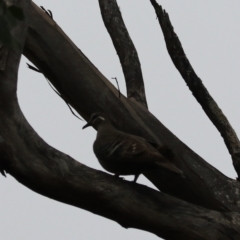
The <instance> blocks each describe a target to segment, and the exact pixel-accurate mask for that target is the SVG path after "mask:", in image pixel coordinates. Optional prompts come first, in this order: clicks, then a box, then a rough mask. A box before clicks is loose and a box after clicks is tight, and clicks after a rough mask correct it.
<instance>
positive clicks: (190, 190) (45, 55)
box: [24, 3, 240, 212]
mask: <svg viewBox="0 0 240 240" xmlns="http://www.w3.org/2000/svg"><path fill="white" fill-rule="evenodd" d="M29 18H30V23H29V24H30V25H29V29H28V36H27V40H26V44H25V48H24V55H25V56H26V57H27V58H28V59H29V60H30V61H32V62H33V63H34V65H35V66H37V67H38V68H39V69H40V70H41V71H42V72H43V74H44V75H45V76H46V77H47V78H48V79H49V81H51V83H52V84H53V85H54V87H55V88H56V89H57V90H58V91H59V92H60V93H61V94H62V95H64V97H65V99H67V100H68V102H69V103H70V104H71V105H72V107H73V108H75V110H76V111H77V112H78V113H79V114H80V115H81V116H83V118H85V119H86V120H89V118H90V116H91V114H92V113H94V112H105V113H106V114H107V115H109V116H110V118H111V120H112V122H113V123H114V125H115V126H116V127H117V128H118V129H120V130H122V131H125V132H128V133H131V134H135V135H139V136H142V137H144V138H146V139H149V140H151V141H155V142H158V143H159V144H163V145H167V146H169V147H170V149H173V150H174V154H175V156H177V160H176V163H175V164H176V165H177V167H178V168H180V169H181V170H182V171H183V172H184V175H185V176H186V179H185V180H179V178H174V177H172V176H168V174H166V173H163V172H159V171H156V172H155V171H154V172H152V173H151V174H148V175H146V177H147V178H148V179H149V180H150V181H151V182H152V183H153V184H154V185H155V186H157V187H158V188H159V189H160V190H161V191H164V192H166V193H168V194H170V195H172V196H175V197H177V198H180V199H183V200H185V201H188V202H191V203H194V204H198V205H200V206H203V207H206V208H209V209H215V210H225V211H229V210H230V211H237V212H238V211H239V209H240V202H239V195H238V192H240V184H239V183H238V182H237V181H235V180H232V179H229V178H227V177H225V176H224V175H223V174H221V173H220V172H219V171H218V170H216V169H215V168H214V167H212V166H211V165H209V164H208V163H207V162H205V161H204V160H203V159H202V158H201V157H200V156H198V155H197V154H196V153H194V152H193V151H192V150H191V149H189V148H188V147H187V146H186V145H185V144H184V143H182V142H181V141H180V140H179V139H178V138H176V136H174V135H173V134H172V133H171V132H170V131H169V130H168V129H167V128H165V127H164V126H163V125H162V124H161V123H160V122H159V120H158V119H156V118H155V117H154V116H153V115H152V114H151V113H150V112H149V111H148V110H147V109H146V108H145V107H143V106H142V105H141V104H138V103H137V102H136V101H131V100H130V99H126V98H125V97H124V96H123V95H122V96H121V98H119V96H118V94H119V93H118V90H117V89H116V88H115V87H114V86H113V85H112V84H111V83H110V82H109V81H108V80H107V79H106V78H105V77H104V76H103V75H102V74H101V73H100V72H99V71H98V70H97V68H96V67H95V66H94V65H93V64H92V63H91V62H90V61H89V60H88V59H87V57H86V56H85V55H84V54H83V53H82V52H81V51H79V49H78V48H77V47H76V46H75V45H74V44H73V43H72V42H71V40H70V39H69V38H68V37H67V36H66V35H65V34H64V33H63V31H62V30H61V29H60V28H59V27H58V26H57V24H56V23H55V22H54V21H53V20H51V19H50V18H49V17H48V16H46V14H45V13H44V12H43V11H42V10H41V9H39V8H38V7H37V6H36V5H34V4H33V3H32V8H31V10H30V12H29ZM53 39H54V41H52V40H53ZM66 59H74V61H66ZM119 119H121V121H118V120H119Z"/></svg>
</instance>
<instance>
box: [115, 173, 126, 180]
mask: <svg viewBox="0 0 240 240" xmlns="http://www.w3.org/2000/svg"><path fill="white" fill-rule="evenodd" d="M119 175H120V174H117V173H116V174H115V175H114V177H115V178H118V179H122V180H125V179H124V178H123V177H119Z"/></svg>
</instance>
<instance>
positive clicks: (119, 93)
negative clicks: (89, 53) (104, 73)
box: [112, 77, 121, 98]
mask: <svg viewBox="0 0 240 240" xmlns="http://www.w3.org/2000/svg"><path fill="white" fill-rule="evenodd" d="M112 79H115V80H116V83H117V87H118V97H119V98H121V91H120V87H119V84H118V80H117V78H116V77H112Z"/></svg>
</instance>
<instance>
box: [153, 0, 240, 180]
mask: <svg viewBox="0 0 240 240" xmlns="http://www.w3.org/2000/svg"><path fill="white" fill-rule="evenodd" d="M150 1H151V3H152V5H153V7H154V9H155V11H156V14H157V17H158V21H159V23H160V26H161V28H162V31H163V35H164V38H165V42H166V46H167V50H168V53H169V55H170V57H171V59H172V61H173V63H174V65H175V67H176V68H177V69H178V71H179V73H180V74H181V76H182V77H183V79H184V80H185V82H186V83H187V85H188V87H189V89H190V90H191V92H192V94H193V96H194V97H195V98H196V100H197V101H198V102H199V104H200V105H201V106H202V108H203V110H204V112H205V113H206V114H207V116H208V117H209V119H210V120H211V121H212V123H213V124H214V125H215V127H216V128H217V129H218V131H219V132H220V134H221V136H222V137H223V140H224V142H225V144H226V146H227V149H228V151H229V153H230V154H231V156H232V160H233V166H234V168H235V170H236V172H237V174H238V179H239V177H240V142H239V139H238V137H237V134H236V132H235V131H234V129H233V128H232V126H231V124H230V123H229V121H228V119H227V118H226V116H225V115H224V114H223V112H222V110H221V109H220V108H219V107H218V105H217V103H216V102H215V101H214V99H213V98H212V96H211V95H210V94H209V92H208V90H207V89H206V88H205V86H204V85H203V83H202V81H201V79H200V78H199V77H198V76H197V74H196V73H195V71H194V69H193V68H192V66H191V64H190V62H189V60H188V59H187V56H186V54H185V52H184V50H183V48H182V45H181V42H180V40H179V38H178V36H177V35H176V33H175V32H174V29H173V26H172V24H171V21H170V19H169V16H168V14H167V13H166V11H165V10H163V9H162V7H161V6H160V5H158V3H157V2H156V1H155V0H150Z"/></svg>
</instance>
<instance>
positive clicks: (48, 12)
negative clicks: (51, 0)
mask: <svg viewBox="0 0 240 240" xmlns="http://www.w3.org/2000/svg"><path fill="white" fill-rule="evenodd" d="M40 8H41V9H42V10H43V11H44V12H45V13H46V14H47V15H48V16H49V17H50V18H51V19H53V14H52V11H51V10H49V9H48V10H46V9H45V8H44V7H43V6H40Z"/></svg>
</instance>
